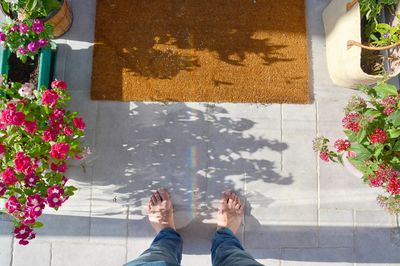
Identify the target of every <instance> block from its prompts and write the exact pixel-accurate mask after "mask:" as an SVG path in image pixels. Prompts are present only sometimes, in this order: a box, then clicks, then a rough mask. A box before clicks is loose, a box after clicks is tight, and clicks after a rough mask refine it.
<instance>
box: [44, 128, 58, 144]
mask: <svg viewBox="0 0 400 266" xmlns="http://www.w3.org/2000/svg"><path fill="white" fill-rule="evenodd" d="M56 137H57V134H56V132H54V131H53V130H50V129H48V130H46V131H45V132H43V136H42V140H44V141H47V142H49V141H55V140H56Z"/></svg>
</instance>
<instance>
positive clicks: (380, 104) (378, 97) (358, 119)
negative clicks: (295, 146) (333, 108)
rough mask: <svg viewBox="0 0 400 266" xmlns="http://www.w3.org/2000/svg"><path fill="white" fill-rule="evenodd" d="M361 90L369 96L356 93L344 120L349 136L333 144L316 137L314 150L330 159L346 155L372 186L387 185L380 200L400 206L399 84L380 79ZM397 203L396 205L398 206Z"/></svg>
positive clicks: (327, 160)
mask: <svg viewBox="0 0 400 266" xmlns="http://www.w3.org/2000/svg"><path fill="white" fill-rule="evenodd" d="M360 90H361V91H362V92H364V93H365V94H366V95H367V96H368V98H367V99H363V98H360V97H353V98H351V100H350V101H349V103H348V105H347V107H346V108H345V116H344V118H343V120H342V126H343V131H344V133H345V134H346V136H347V139H339V140H336V141H335V143H334V148H335V149H331V148H329V146H328V144H329V142H330V141H329V139H327V138H325V137H317V138H315V139H314V150H315V151H316V152H318V153H319V157H320V158H321V159H322V160H323V161H326V162H329V161H333V162H340V163H342V157H343V156H346V157H347V158H348V160H349V161H350V162H351V163H352V164H353V165H354V166H355V167H356V168H358V169H359V170H360V171H361V172H362V173H363V174H364V176H363V180H364V182H365V183H367V184H369V185H370V186H371V187H381V188H383V191H384V193H385V194H384V195H382V196H380V197H379V202H380V203H381V204H382V205H384V206H385V204H384V202H387V203H388V204H389V203H390V206H389V205H388V206H387V209H388V210H391V211H393V210H395V209H396V210H398V211H397V212H398V213H400V208H397V207H396V208H395V207H393V206H395V205H396V202H397V205H398V206H400V95H399V93H398V89H397V88H396V86H393V85H390V84H387V83H384V82H383V83H380V84H378V85H376V86H374V87H368V86H363V87H360ZM397 205H396V206H397Z"/></svg>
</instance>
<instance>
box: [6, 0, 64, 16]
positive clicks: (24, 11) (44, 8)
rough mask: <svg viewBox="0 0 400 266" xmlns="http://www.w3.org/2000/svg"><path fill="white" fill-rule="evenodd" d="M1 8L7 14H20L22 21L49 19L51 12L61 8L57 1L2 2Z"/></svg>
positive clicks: (25, 0)
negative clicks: (40, 18)
mask: <svg viewBox="0 0 400 266" xmlns="http://www.w3.org/2000/svg"><path fill="white" fill-rule="evenodd" d="M1 6H2V8H3V10H4V11H5V12H6V13H9V14H11V13H16V14H20V15H19V18H20V19H25V18H39V17H47V16H48V15H49V14H50V12H52V11H53V10H56V9H58V8H60V1H57V0H2V1H1Z"/></svg>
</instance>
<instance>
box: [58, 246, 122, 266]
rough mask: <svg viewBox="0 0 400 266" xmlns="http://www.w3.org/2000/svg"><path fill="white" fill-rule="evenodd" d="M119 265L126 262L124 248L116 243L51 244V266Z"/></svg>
mask: <svg viewBox="0 0 400 266" xmlns="http://www.w3.org/2000/svg"><path fill="white" fill-rule="evenodd" d="M82 262H84V264H85V265H88V266H98V265H109V266H114V265H115V266H121V265H123V264H125V262H126V248H125V247H124V246H117V245H98V244H69V243H55V244H53V253H52V266H75V265H81V264H82Z"/></svg>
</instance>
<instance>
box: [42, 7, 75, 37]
mask: <svg viewBox="0 0 400 266" xmlns="http://www.w3.org/2000/svg"><path fill="white" fill-rule="evenodd" d="M45 22H49V23H51V24H52V25H53V36H54V38H58V37H60V36H62V35H63V34H64V33H66V32H67V31H68V30H69V29H70V28H71V26H72V22H73V15H72V9H71V5H70V3H69V1H68V0H64V1H63V2H62V4H61V7H60V9H58V10H57V11H56V12H55V13H54V14H52V15H50V16H49V17H48V18H46V19H45Z"/></svg>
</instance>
